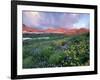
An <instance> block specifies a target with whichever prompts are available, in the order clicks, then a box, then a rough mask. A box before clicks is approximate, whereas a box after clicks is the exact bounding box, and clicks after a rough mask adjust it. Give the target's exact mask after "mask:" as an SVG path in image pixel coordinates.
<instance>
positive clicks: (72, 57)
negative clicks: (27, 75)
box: [23, 33, 89, 68]
mask: <svg viewBox="0 0 100 80" xmlns="http://www.w3.org/2000/svg"><path fill="white" fill-rule="evenodd" d="M36 37H37V36H36ZM50 37H51V38H50V39H48V40H26V41H23V68H45V67H67V66H88V65H89V33H86V34H81V35H77V36H63V35H62V36H61V35H60V36H59V35H56V37H55V35H50ZM65 44H67V47H66V48H64V49H63V48H61V46H63V45H65Z"/></svg>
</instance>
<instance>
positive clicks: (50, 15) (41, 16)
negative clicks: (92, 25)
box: [23, 11, 89, 29]
mask: <svg viewBox="0 0 100 80" xmlns="http://www.w3.org/2000/svg"><path fill="white" fill-rule="evenodd" d="M23 24H26V25H28V26H30V27H35V28H39V29H47V28H49V27H52V28H59V27H63V28H72V27H79V26H81V25H84V26H86V25H89V15H88V14H85V13H84V14H80V13H79V14H78V13H77V14H76V13H61V12H32V11H31V12H29V11H28V12H23Z"/></svg>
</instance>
